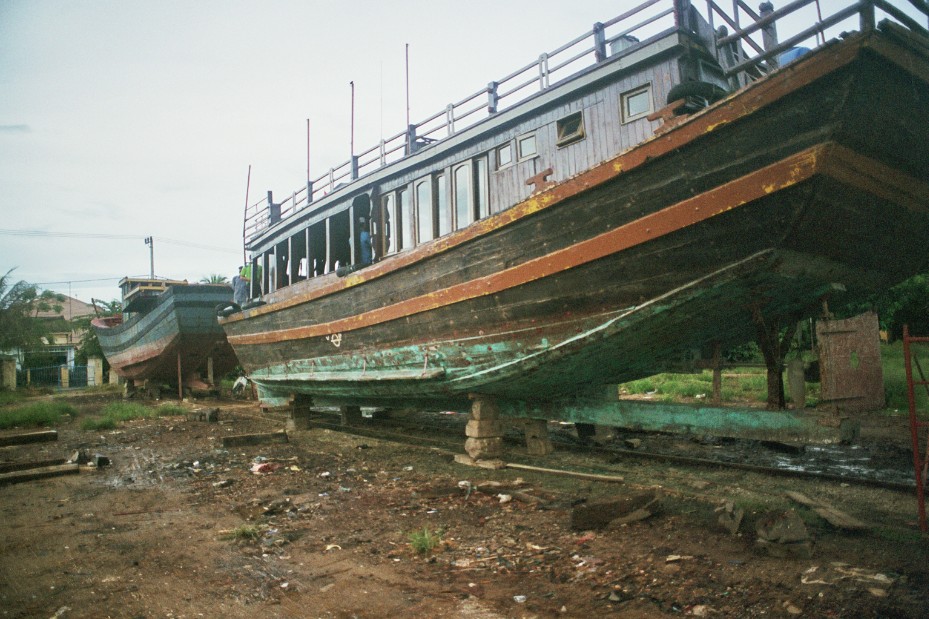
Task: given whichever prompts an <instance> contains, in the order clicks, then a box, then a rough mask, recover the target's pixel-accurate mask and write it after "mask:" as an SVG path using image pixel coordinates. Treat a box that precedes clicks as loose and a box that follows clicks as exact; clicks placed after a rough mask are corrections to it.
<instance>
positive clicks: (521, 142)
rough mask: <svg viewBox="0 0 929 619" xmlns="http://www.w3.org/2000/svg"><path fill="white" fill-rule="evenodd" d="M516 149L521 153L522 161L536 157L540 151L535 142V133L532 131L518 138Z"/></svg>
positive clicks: (520, 158)
mask: <svg viewBox="0 0 929 619" xmlns="http://www.w3.org/2000/svg"><path fill="white" fill-rule="evenodd" d="M516 150H517V152H518V153H519V160H520V161H522V160H523V159H529V158H531V157H535V156H536V155H537V154H538V152H539V151H538V150H537V148H536V144H535V134H534V133H530V134H529V135H524V136H522V137H520V138H518V139H517V140H516Z"/></svg>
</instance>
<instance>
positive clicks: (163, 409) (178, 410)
mask: <svg viewBox="0 0 929 619" xmlns="http://www.w3.org/2000/svg"><path fill="white" fill-rule="evenodd" d="M155 410H156V412H157V414H158V416H159V417H177V416H179V415H186V414H187V409H186V408H184V407H183V406H178V405H177V404H162V405H161V406H159V407H158V408H157V409H155Z"/></svg>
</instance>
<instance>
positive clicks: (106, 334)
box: [91, 285, 237, 384]
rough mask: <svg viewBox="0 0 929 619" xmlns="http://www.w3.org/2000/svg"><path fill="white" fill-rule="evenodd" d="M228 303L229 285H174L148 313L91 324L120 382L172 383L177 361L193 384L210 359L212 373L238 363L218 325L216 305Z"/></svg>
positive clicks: (185, 380)
mask: <svg viewBox="0 0 929 619" xmlns="http://www.w3.org/2000/svg"><path fill="white" fill-rule="evenodd" d="M231 301H232V289H231V288H229V287H228V286H216V285H185V286H173V287H170V288H168V289H167V290H166V291H165V292H163V293H162V294H161V295H160V296H159V298H158V303H157V305H156V306H155V307H154V308H153V309H152V310H151V311H149V312H146V313H139V314H135V315H134V316H133V317H132V318H130V319H129V320H128V321H127V322H124V323H122V324H118V325H115V326H108V325H107V321H106V319H97V320H94V321H93V322H92V323H91V324H92V325H93V327H94V330H95V331H96V333H97V339H98V340H99V341H100V347H101V348H102V349H103V354H104V355H105V356H106V359H107V361H108V362H109V364H110V366H111V367H112V368H113V369H115V370H116V372H117V373H118V374H119V375H120V376H122V377H123V378H126V379H129V380H149V381H164V382H167V383H173V384H176V383H177V380H178V367H179V366H178V364H179V363H180V371H181V374H182V376H183V382H187V381H191V380H193V381H196V380H197V378H199V376H198V374H199V373H200V372H202V371H203V370H205V365H206V363H207V359H208V358H212V359H213V372H214V374H216V375H222V374H225V373H227V372H229V371H231V370H232V369H233V368H234V367H235V365H236V363H237V361H236V358H235V353H234V352H233V351H232V348H231V347H230V346H229V343H228V341H227V340H226V334H225V332H224V331H223V330H222V329H221V328H220V327H219V325H218V323H217V322H216V308H217V306H218V305H228V304H229V303H231Z"/></svg>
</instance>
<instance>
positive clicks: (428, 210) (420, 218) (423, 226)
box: [416, 178, 435, 243]
mask: <svg viewBox="0 0 929 619" xmlns="http://www.w3.org/2000/svg"><path fill="white" fill-rule="evenodd" d="M432 208H433V205H432V179H431V178H427V179H425V180H421V181H419V182H418V183H416V242H417V243H425V242H426V241H431V240H432V238H433V236H434V235H435V233H434V230H433V216H432Z"/></svg>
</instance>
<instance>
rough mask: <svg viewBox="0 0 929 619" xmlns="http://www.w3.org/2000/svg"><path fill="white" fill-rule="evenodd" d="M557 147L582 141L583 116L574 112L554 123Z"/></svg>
mask: <svg viewBox="0 0 929 619" xmlns="http://www.w3.org/2000/svg"><path fill="white" fill-rule="evenodd" d="M555 128H556V130H557V132H558V137H557V142H556V144H557V145H558V146H565V145H567V144H570V143H572V142H577V141H578V140H583V139H584V114H583V113H581V112H575V113H574V114H570V115H568V116H565V117H564V118H562V119H560V120H558V121H556V122H555Z"/></svg>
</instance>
